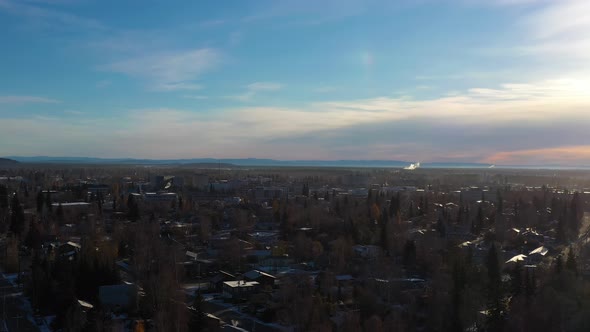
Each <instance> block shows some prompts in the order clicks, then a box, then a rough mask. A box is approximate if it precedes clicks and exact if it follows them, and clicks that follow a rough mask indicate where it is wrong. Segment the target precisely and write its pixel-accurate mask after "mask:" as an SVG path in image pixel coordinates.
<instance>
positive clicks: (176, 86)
mask: <svg viewBox="0 0 590 332" xmlns="http://www.w3.org/2000/svg"><path fill="white" fill-rule="evenodd" d="M202 88H203V86H202V85H200V84H195V83H189V82H175V83H162V84H157V85H154V86H153V89H154V90H156V91H177V90H191V91H195V90H201V89H202Z"/></svg>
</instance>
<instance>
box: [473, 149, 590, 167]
mask: <svg viewBox="0 0 590 332" xmlns="http://www.w3.org/2000/svg"><path fill="white" fill-rule="evenodd" d="M483 161H484V162H487V163H493V164H503V165H541V164H543V165H547V164H557V165H589V164H590V145H576V146H562V147H554V148H541V149H531V150H518V151H503V152H498V153H495V154H493V155H492V156H490V157H488V158H486V159H485V160H483Z"/></svg>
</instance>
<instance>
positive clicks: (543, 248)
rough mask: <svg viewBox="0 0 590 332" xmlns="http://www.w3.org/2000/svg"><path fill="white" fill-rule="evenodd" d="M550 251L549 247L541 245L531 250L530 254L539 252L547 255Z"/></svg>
mask: <svg viewBox="0 0 590 332" xmlns="http://www.w3.org/2000/svg"><path fill="white" fill-rule="evenodd" d="M548 252H549V249H547V248H545V247H543V246H541V247H539V248H537V249H535V250H533V251H531V252H530V253H529V256H531V255H537V254H539V255H541V256H545V255H547V253H548Z"/></svg>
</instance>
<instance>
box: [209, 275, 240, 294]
mask: <svg viewBox="0 0 590 332" xmlns="http://www.w3.org/2000/svg"><path fill="white" fill-rule="evenodd" d="M231 280H236V276H235V275H233V274H231V273H229V272H225V271H222V270H219V273H217V275H215V277H213V278H211V280H210V282H211V285H212V286H213V287H214V288H215V289H217V290H218V291H222V290H223V283H224V282H226V281H231Z"/></svg>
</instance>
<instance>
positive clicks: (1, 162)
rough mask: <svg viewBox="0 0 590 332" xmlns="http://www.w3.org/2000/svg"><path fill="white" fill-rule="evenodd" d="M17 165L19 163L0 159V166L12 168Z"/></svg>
mask: <svg viewBox="0 0 590 332" xmlns="http://www.w3.org/2000/svg"><path fill="white" fill-rule="evenodd" d="M18 164H19V162H18V161H16V160H14V159H9V158H0V166H14V165H18Z"/></svg>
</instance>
